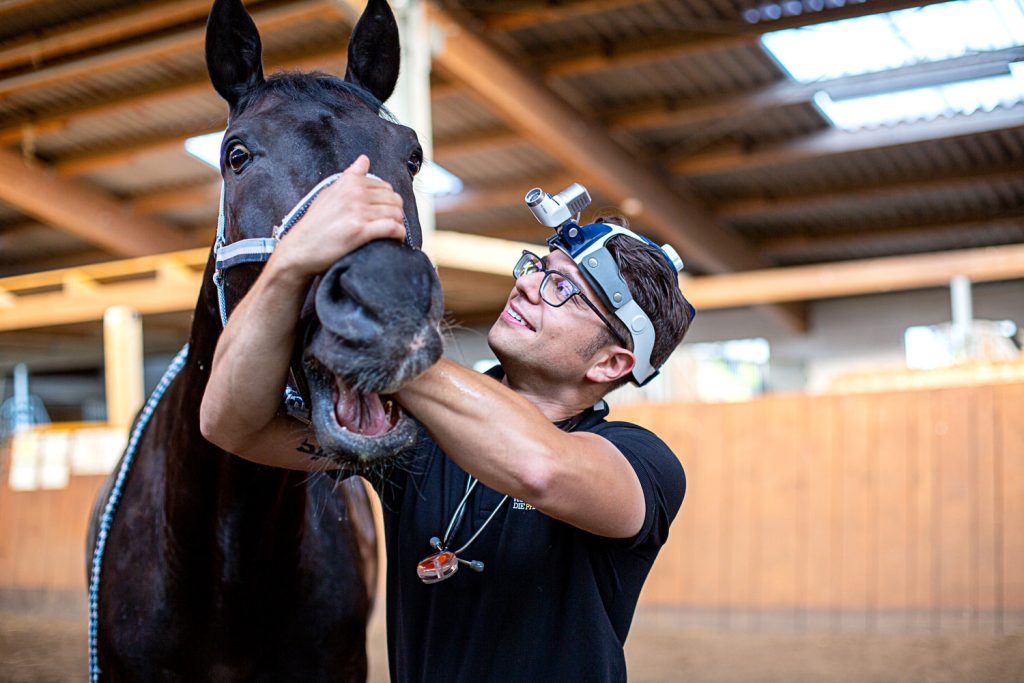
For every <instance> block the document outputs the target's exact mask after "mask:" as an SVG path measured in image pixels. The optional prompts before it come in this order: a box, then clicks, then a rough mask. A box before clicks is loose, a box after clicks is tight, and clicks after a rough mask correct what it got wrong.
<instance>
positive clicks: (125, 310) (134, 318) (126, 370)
mask: <svg viewBox="0 0 1024 683" xmlns="http://www.w3.org/2000/svg"><path fill="white" fill-rule="evenodd" d="M103 363H104V368H105V375H106V386H107V422H108V423H110V424H111V425H113V426H115V427H128V426H129V425H130V424H131V422H132V419H133V418H134V417H135V413H136V412H138V410H139V408H140V407H141V406H142V393H143V375H142V318H141V317H140V316H139V314H138V313H137V312H136V311H135V310H134V309H132V308H129V307H128V306H111V307H110V308H108V309H107V310H106V312H105V313H104V314H103Z"/></svg>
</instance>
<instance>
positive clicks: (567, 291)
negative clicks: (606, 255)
mask: <svg viewBox="0 0 1024 683" xmlns="http://www.w3.org/2000/svg"><path fill="white" fill-rule="evenodd" d="M533 273H544V279H543V280H542V281H541V283H540V298H541V300H542V301H543V302H544V303H546V304H547V305H548V306H552V307H554V308H558V307H559V306H561V305H562V304H564V303H565V302H566V301H568V300H569V299H571V298H573V297H574V296H579V297H580V298H581V299H583V303H585V304H586V305H587V306H589V307H590V310H592V311H593V312H594V313H595V314H596V315H597V317H598V318H600V319H601V322H603V323H604V324H605V326H606V327H607V328H608V329H609V330H610V331H611V333H612V334H613V335H615V339H617V340H618V342H619V343H620V344H622V346H623V347H625V348H627V349H628V348H629V344H628V343H627V342H626V340H625V339H623V337H622V335H621V334H620V333H619V331H618V330H616V329H615V327H614V326H613V325H612V323H611V321H610V320H608V318H607V317H606V316H605V315H604V314H603V313H601V311H599V310H598V309H597V306H595V305H594V302H593V301H591V300H590V297H588V296H587V295H586V294H584V293H583V290H582V289H580V288H579V286H578V285H577V284H576V283H575V282H573V281H572V280H570V279H569V278H567V277H566V276H565V275H563V274H562V273H560V272H558V271H557V270H550V269H548V268H545V267H544V260H543V259H542V258H541V257H539V256H537V255H536V254H534V253H533V252H530V251H525V250H524V251H523V255H522V256H520V257H519V261H518V262H517V263H516V267H515V268H513V269H512V275H513V277H515V278H516V279H517V280H518V279H519V278H521V277H525V276H527V275H532V274H533Z"/></svg>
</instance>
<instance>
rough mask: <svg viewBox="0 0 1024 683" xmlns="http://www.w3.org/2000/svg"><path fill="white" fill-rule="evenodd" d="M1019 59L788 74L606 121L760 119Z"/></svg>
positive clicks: (1007, 56)
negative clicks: (818, 99) (814, 78)
mask: <svg viewBox="0 0 1024 683" xmlns="http://www.w3.org/2000/svg"><path fill="white" fill-rule="evenodd" d="M1020 59H1024V47H1013V48H1008V49H1005V50H995V51H992V52H980V53H975V54H970V55H966V56H964V57H959V58H956V59H947V60H943V61H941V62H930V63H925V64H915V65H913V66H905V67H902V68H899V69H892V70H889V71H884V72H877V73H871V74H862V75H858V76H844V77H842V78H835V79H831V80H826V81H818V82H815V83H796V82H794V81H792V80H790V79H788V78H787V79H782V80H779V81H777V82H775V83H772V84H771V85H767V86H764V87H761V88H757V89H755V90H752V91H747V92H742V93H738V94H728V95H721V96H717V97H716V96H712V97H700V98H696V99H694V100H686V101H680V102H665V101H664V99H663V98H662V99H655V100H651V101H649V102H646V103H641V104H634V105H632V106H630V107H629V108H628V109H625V110H622V111H620V112H617V113H611V114H610V115H608V116H606V117H604V120H606V121H607V122H608V124H609V125H610V126H611V127H612V128H613V129H616V130H630V131H632V130H643V129H649V128H661V127H666V126H688V125H700V124H705V123H711V122H715V123H716V125H717V124H718V123H719V122H721V121H722V120H723V119H728V118H745V117H756V116H761V115H762V114H763V112H764V111H765V110H770V109H777V108H781V107H788V106H793V105H796V104H809V103H810V102H811V101H812V100H813V98H814V95H815V93H817V92H820V91H826V92H828V93H829V94H830V95H831V96H832V97H833V99H838V98H847V97H860V96H864V95H870V94H875V93H878V92H882V91H893V90H909V89H912V88H922V87H927V86H929V85H935V84H940V83H953V82H957V81H967V80H972V79H976V78H984V77H989V76H997V75H1001V74H1007V73H1009V68H1008V66H1007V65H1008V64H1009V63H1010V62H1013V61H1016V60H1020ZM716 130H717V128H716Z"/></svg>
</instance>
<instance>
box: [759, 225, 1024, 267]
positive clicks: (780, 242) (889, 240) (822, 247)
mask: <svg viewBox="0 0 1024 683" xmlns="http://www.w3.org/2000/svg"><path fill="white" fill-rule="evenodd" d="M1022 227H1024V215H1016V216H1000V217H998V218H979V219H975V220H967V221H958V222H956V223H943V224H926V225H914V226H906V227H896V228H877V227H870V228H866V229H865V228H860V229H854V230H835V231H829V232H828V233H824V234H820V235H787V236H782V237H772V238H769V239H766V240H763V241H761V242H760V243H759V246H760V248H761V250H762V252H763V253H765V254H767V255H769V256H770V257H771V258H779V259H786V258H792V257H794V256H797V257H798V256H800V255H801V254H805V253H806V254H810V255H812V256H811V257H810V258H808V259H807V260H813V261H820V260H822V259H821V258H816V257H815V255H817V254H820V253H821V252H829V251H831V252H846V253H847V254H849V253H850V252H851V251H853V252H854V253H856V251H857V250H869V249H872V248H874V249H876V250H877V249H879V248H883V247H884V246H885V245H887V244H891V245H892V246H893V247H894V248H893V251H896V249H895V247H896V246H898V245H897V244H895V243H899V242H903V243H906V242H909V241H915V240H916V241H918V242H919V243H920V242H921V241H928V240H931V241H935V240H939V239H941V238H943V237H949V236H950V235H954V236H956V235H959V236H961V239H963V236H964V235H968V234H970V233H972V232H976V231H979V230H984V231H986V232H990V233H994V232H997V231H1003V232H1005V233H1015V234H1016V236H1017V238H1018V239H1020V238H1022V237H1024V234H1022V233H1021V228H1022ZM1002 241H1003V242H1006V241H1008V240H1002ZM976 244H977V243H976Z"/></svg>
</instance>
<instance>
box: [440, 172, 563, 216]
mask: <svg viewBox="0 0 1024 683" xmlns="http://www.w3.org/2000/svg"><path fill="white" fill-rule="evenodd" d="M572 182H573V180H572V178H570V177H569V176H566V175H559V176H551V177H548V178H539V179H536V180H534V181H533V183H534V184H535V185H536V186H538V187H543V188H545V189H548V191H549V192H557V191H558V190H561V189H562V188H563V187H567V186H568V185H569V184H570V183H572ZM555 188H558V190H556V189H555ZM527 189H529V188H523V187H521V186H519V185H516V184H515V183H502V184H501V185H497V186H490V187H477V188H474V187H467V188H466V189H465V190H463V191H462V192H460V193H459V194H456V195H451V196H448V197H438V198H437V199H435V200H434V210H435V211H436V212H437V213H438V214H440V215H450V214H456V213H472V212H474V211H483V210H486V209H493V208H495V207H499V206H514V205H523V198H524V197H525V196H526V190H527ZM523 216H524V217H527V216H526V214H525V213H524V214H523ZM531 220H532V219H531Z"/></svg>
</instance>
